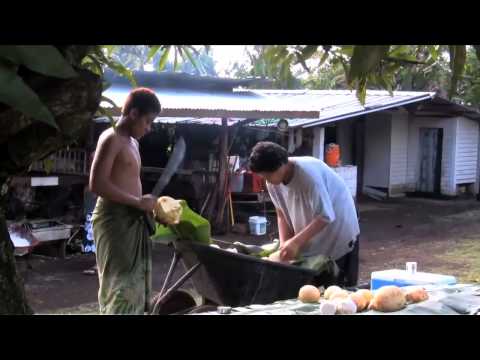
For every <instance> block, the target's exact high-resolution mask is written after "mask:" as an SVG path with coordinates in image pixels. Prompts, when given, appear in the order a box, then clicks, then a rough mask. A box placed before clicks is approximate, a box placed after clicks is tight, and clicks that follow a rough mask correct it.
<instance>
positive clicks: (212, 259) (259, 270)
mask: <svg viewBox="0 0 480 360" xmlns="http://www.w3.org/2000/svg"><path fill="white" fill-rule="evenodd" d="M213 241H214V242H219V241H217V240H213ZM222 243H223V242H222ZM172 244H173V247H174V258H173V260H172V264H171V266H170V270H169V272H168V274H167V277H166V279H165V283H164V285H163V288H162V290H161V291H160V294H159V295H158V298H157V300H156V304H155V306H154V313H155V308H157V307H158V306H159V305H161V303H162V302H164V301H165V300H166V299H167V298H168V295H169V293H171V292H173V291H175V290H176V289H178V288H179V287H180V286H181V285H182V284H183V283H185V281H187V280H188V279H190V280H191V281H192V282H193V285H194V287H195V289H196V290H197V291H198V293H199V294H200V295H201V296H202V297H204V298H205V300H206V301H208V302H210V303H214V304H216V305H226V306H231V307H238V306H246V305H250V304H269V303H272V302H274V301H277V300H286V299H291V298H295V297H296V296H297V294H298V290H299V288H300V287H301V286H303V285H305V284H312V285H315V286H320V285H324V286H328V285H330V284H331V283H332V279H331V276H330V275H329V274H322V273H318V272H316V271H313V270H309V269H304V268H301V267H298V266H293V265H288V264H281V263H276V262H271V261H267V260H262V259H259V258H256V257H254V256H249V255H244V254H239V253H234V252H229V251H226V250H222V249H218V248H215V247H212V246H209V245H205V244H202V243H196V242H191V241H173V242H172ZM179 260H182V263H183V265H184V266H185V269H186V273H185V274H184V275H183V276H182V277H181V278H180V279H179V280H178V281H177V282H176V283H175V284H174V285H173V286H172V287H171V288H170V289H169V290H168V291H167V292H165V289H166V286H167V284H168V282H169V280H170V278H171V276H172V274H173V271H174V268H175V267H176V265H177V263H178V261H179Z"/></svg>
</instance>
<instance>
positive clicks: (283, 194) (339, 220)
mask: <svg viewBox="0 0 480 360" xmlns="http://www.w3.org/2000/svg"><path fill="white" fill-rule="evenodd" d="M289 159H290V160H291V161H292V162H293V163H294V164H295V168H294V169H295V170H294V174H293V178H292V179H291V181H290V183H289V184H288V185H284V184H283V183H282V184H280V185H273V184H270V183H268V182H267V189H268V192H269V194H270V197H271V199H272V202H273V204H274V205H275V207H276V208H278V209H281V210H282V211H283V213H284V214H285V218H286V220H287V223H288V224H289V226H290V228H291V229H292V230H293V232H294V233H295V234H298V233H299V232H300V231H301V230H303V229H304V228H305V227H306V226H307V225H308V224H309V223H310V222H312V220H313V219H314V218H315V217H317V216H319V215H321V216H322V217H323V218H325V219H326V220H327V221H328V222H329V224H328V225H327V226H326V227H324V228H323V229H322V230H321V231H320V232H319V233H318V234H317V235H315V236H314V237H313V238H312V239H311V240H310V242H309V243H308V244H307V245H306V247H305V248H304V249H303V250H302V255H303V256H305V257H308V256H313V255H319V254H322V255H325V256H330V257H331V258H333V259H334V260H338V259H339V258H341V257H342V256H344V255H345V254H347V253H348V252H350V251H351V250H352V248H353V246H352V244H354V242H355V240H356V237H357V235H358V234H359V233H360V228H359V225H358V218H357V212H356V210H355V203H354V201H353V197H352V195H351V193H350V191H349V189H348V187H347V185H346V184H345V182H344V181H343V179H342V178H341V177H340V176H339V175H338V174H337V173H336V172H335V171H333V170H332V169H330V168H329V167H328V166H327V165H326V164H325V163H324V162H323V161H321V160H319V159H316V158H314V157H311V156H302V157H291V158H289ZM352 240H353V241H352Z"/></svg>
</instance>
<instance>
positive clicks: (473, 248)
mask: <svg viewBox="0 0 480 360" xmlns="http://www.w3.org/2000/svg"><path fill="white" fill-rule="evenodd" d="M436 257H437V258H438V259H440V260H443V261H445V262H448V263H452V264H456V265H458V269H457V273H458V281H460V282H466V283H480V238H468V239H465V240H464V241H462V242H461V243H460V244H459V245H458V246H456V247H455V248H454V249H452V250H450V251H447V252H446V253H444V254H441V255H437V256H436ZM448 267H449V268H450V270H451V266H448Z"/></svg>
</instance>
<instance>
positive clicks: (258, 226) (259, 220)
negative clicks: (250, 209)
mask: <svg viewBox="0 0 480 360" xmlns="http://www.w3.org/2000/svg"><path fill="white" fill-rule="evenodd" d="M248 225H249V226H250V234H252V235H265V234H266V233H267V219H266V218H265V217H263V216H250V217H249V218H248Z"/></svg>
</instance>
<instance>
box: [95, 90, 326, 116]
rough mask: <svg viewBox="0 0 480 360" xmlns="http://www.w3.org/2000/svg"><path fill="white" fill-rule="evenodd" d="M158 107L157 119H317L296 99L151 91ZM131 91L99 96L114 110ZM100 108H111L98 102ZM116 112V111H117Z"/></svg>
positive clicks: (314, 112) (315, 112)
mask: <svg viewBox="0 0 480 360" xmlns="http://www.w3.org/2000/svg"><path fill="white" fill-rule="evenodd" d="M152 89H153V90H154V91H155V93H156V94H157V96H158V98H159V100H160V102H161V104H162V113H161V117H195V118H250V119H261V118H268V117H272V118H275V117H282V118H309V119H318V118H319V112H318V110H316V109H315V105H314V104H308V103H299V102H298V101H297V99H294V98H292V99H284V98H277V97H273V96H269V95H263V94H254V93H241V92H231V91H209V90H202V91H200V90H198V91H193V90H186V89H165V88H152ZM130 91H131V87H129V86H111V87H110V88H108V89H107V90H106V91H104V92H103V95H104V96H106V97H107V98H109V99H111V100H113V101H114V102H115V104H116V105H117V106H118V107H121V106H122V105H123V103H124V102H125V100H126V98H127V96H128V94H129V92H130ZM101 105H102V106H106V107H108V106H111V105H110V104H108V103H107V102H102V104H101ZM117 110H118V109H117Z"/></svg>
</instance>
